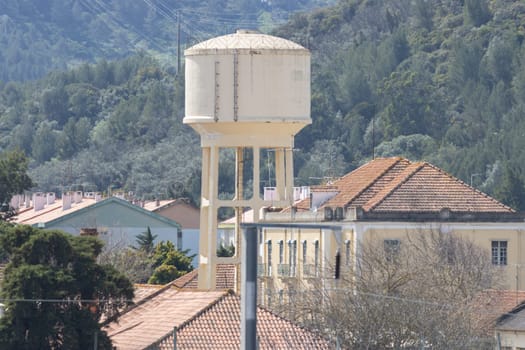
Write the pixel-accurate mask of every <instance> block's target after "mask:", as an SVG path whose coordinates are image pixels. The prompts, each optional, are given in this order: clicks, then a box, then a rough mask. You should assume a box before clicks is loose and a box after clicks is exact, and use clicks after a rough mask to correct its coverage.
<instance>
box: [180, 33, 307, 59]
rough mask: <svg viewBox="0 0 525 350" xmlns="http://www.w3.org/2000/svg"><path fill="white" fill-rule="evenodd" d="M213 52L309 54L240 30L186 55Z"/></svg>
mask: <svg viewBox="0 0 525 350" xmlns="http://www.w3.org/2000/svg"><path fill="white" fill-rule="evenodd" d="M211 50H213V51H216V50H219V51H222V50H225V51H229V50H293V51H304V52H306V53H307V52H309V51H308V50H307V49H306V48H304V47H303V46H301V45H299V44H296V43H294V42H293V41H290V40H286V39H283V38H278V37H276V36H272V35H266V34H261V33H259V32H256V31H251V30H238V31H237V32H236V33H235V34H228V35H223V36H219V37H216V38H212V39H209V40H206V41H203V42H200V43H198V44H196V45H194V46H192V47H190V48H189V49H187V50H185V51H184V54H185V55H195V54H202V53H203V52H206V51H211Z"/></svg>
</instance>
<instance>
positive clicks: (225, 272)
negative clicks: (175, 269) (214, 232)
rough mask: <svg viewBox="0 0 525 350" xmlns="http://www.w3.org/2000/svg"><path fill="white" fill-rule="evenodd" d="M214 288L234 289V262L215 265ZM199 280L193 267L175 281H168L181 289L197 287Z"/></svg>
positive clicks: (197, 272) (235, 274)
mask: <svg viewBox="0 0 525 350" xmlns="http://www.w3.org/2000/svg"><path fill="white" fill-rule="evenodd" d="M215 271H216V272H215V273H216V275H215V278H216V283H215V289H216V290H228V289H231V290H235V287H236V286H235V283H236V276H237V268H236V266H235V264H217V267H216V270H215ZM198 280H199V269H195V270H193V271H191V272H188V273H187V274H185V275H184V276H181V277H179V278H177V279H176V280H175V281H173V282H170V283H169V284H170V285H173V286H175V287H177V288H181V289H194V290H195V289H197V288H198Z"/></svg>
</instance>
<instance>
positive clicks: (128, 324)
mask: <svg viewBox="0 0 525 350" xmlns="http://www.w3.org/2000/svg"><path fill="white" fill-rule="evenodd" d="M225 294H226V292H225V291H207V292H204V291H184V290H179V289H178V288H175V287H171V286H170V287H169V288H163V289H160V293H156V294H154V295H153V296H148V297H147V298H146V299H143V300H141V301H140V303H137V305H136V306H134V307H131V308H130V309H129V310H128V311H125V312H124V313H123V314H122V315H121V316H120V318H119V319H118V321H113V322H110V323H109V324H107V325H106V326H105V327H104V330H105V331H106V332H107V333H108V335H109V337H110V338H111V340H112V342H113V345H114V346H116V347H117V349H119V350H126V349H129V350H131V349H133V350H136V349H144V348H146V347H147V346H149V345H150V344H152V343H154V342H155V341H156V340H158V339H159V338H161V337H163V336H164V335H166V334H167V333H168V332H170V331H172V330H173V327H175V326H178V325H180V324H182V323H184V322H185V321H187V320H188V319H191V318H192V317H194V316H195V315H196V314H197V313H199V312H200V311H202V310H203V309H205V308H206V307H207V306H209V305H210V304H211V303H213V302H214V301H216V300H217V299H218V298H220V297H221V296H223V295H225Z"/></svg>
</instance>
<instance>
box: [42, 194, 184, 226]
mask: <svg viewBox="0 0 525 350" xmlns="http://www.w3.org/2000/svg"><path fill="white" fill-rule="evenodd" d="M113 202H115V203H117V204H120V205H123V206H126V207H128V208H129V209H131V210H134V211H139V212H141V213H142V214H145V215H147V216H150V217H152V218H154V219H156V220H159V221H162V222H164V223H165V224H168V225H170V226H175V227H177V228H178V229H179V230H180V229H181V225H180V224H179V223H178V222H176V221H173V220H171V219H169V218H167V217H164V216H162V215H159V214H157V213H154V212H151V211H149V210H146V209H144V208H141V207H139V206H138V205H135V204H132V203H129V202H128V201H126V200H123V199H120V198H117V197H109V198H106V199H103V200H101V201H100V202H96V203H93V204H91V205H88V206H87V207H84V208H82V209H79V210H76V211H74V212H72V213H68V214H66V215H63V216H60V217H58V218H56V219H53V220H50V221H48V222H46V223H45V224H46V226H47V225H54V224H56V223H59V222H61V221H63V220H66V219H69V218H72V217H75V216H77V215H80V214H82V213H84V212H86V211H88V210H91V209H95V208H98V207H101V206H104V205H107V204H110V203H113Z"/></svg>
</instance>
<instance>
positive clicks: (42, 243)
mask: <svg viewBox="0 0 525 350" xmlns="http://www.w3.org/2000/svg"><path fill="white" fill-rule="evenodd" d="M0 240H1V244H2V247H3V249H4V250H5V251H6V253H7V254H8V255H9V257H10V262H9V264H8V265H7V267H6V270H5V276H4V280H3V284H2V290H1V296H2V298H3V299H4V303H5V307H6V311H5V315H4V316H3V317H2V318H1V319H0V346H1V348H2V349H13V350H14V349H27V350H29V349H79V350H80V349H90V348H93V343H94V341H95V337H97V341H98V346H99V348H100V349H111V341H110V340H109V338H108V336H107V335H106V333H105V332H104V331H102V330H101V328H100V323H99V322H100V320H101V317H102V316H104V317H112V316H114V315H117V313H118V310H120V309H122V308H123V307H124V306H126V305H128V304H130V302H131V299H132V298H133V286H132V284H131V283H130V281H129V280H128V279H127V278H126V277H124V276H123V275H122V274H121V273H119V272H117V271H116V270H115V269H114V268H113V267H111V266H109V265H99V264H97V262H96V258H97V256H98V255H99V254H100V252H101V249H102V246H103V244H102V242H101V241H100V240H98V239H96V238H94V237H84V236H71V235H69V234H67V233H63V232H60V231H45V230H39V229H35V228H32V227H30V226H11V225H9V224H2V225H1V226H0Z"/></svg>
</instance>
